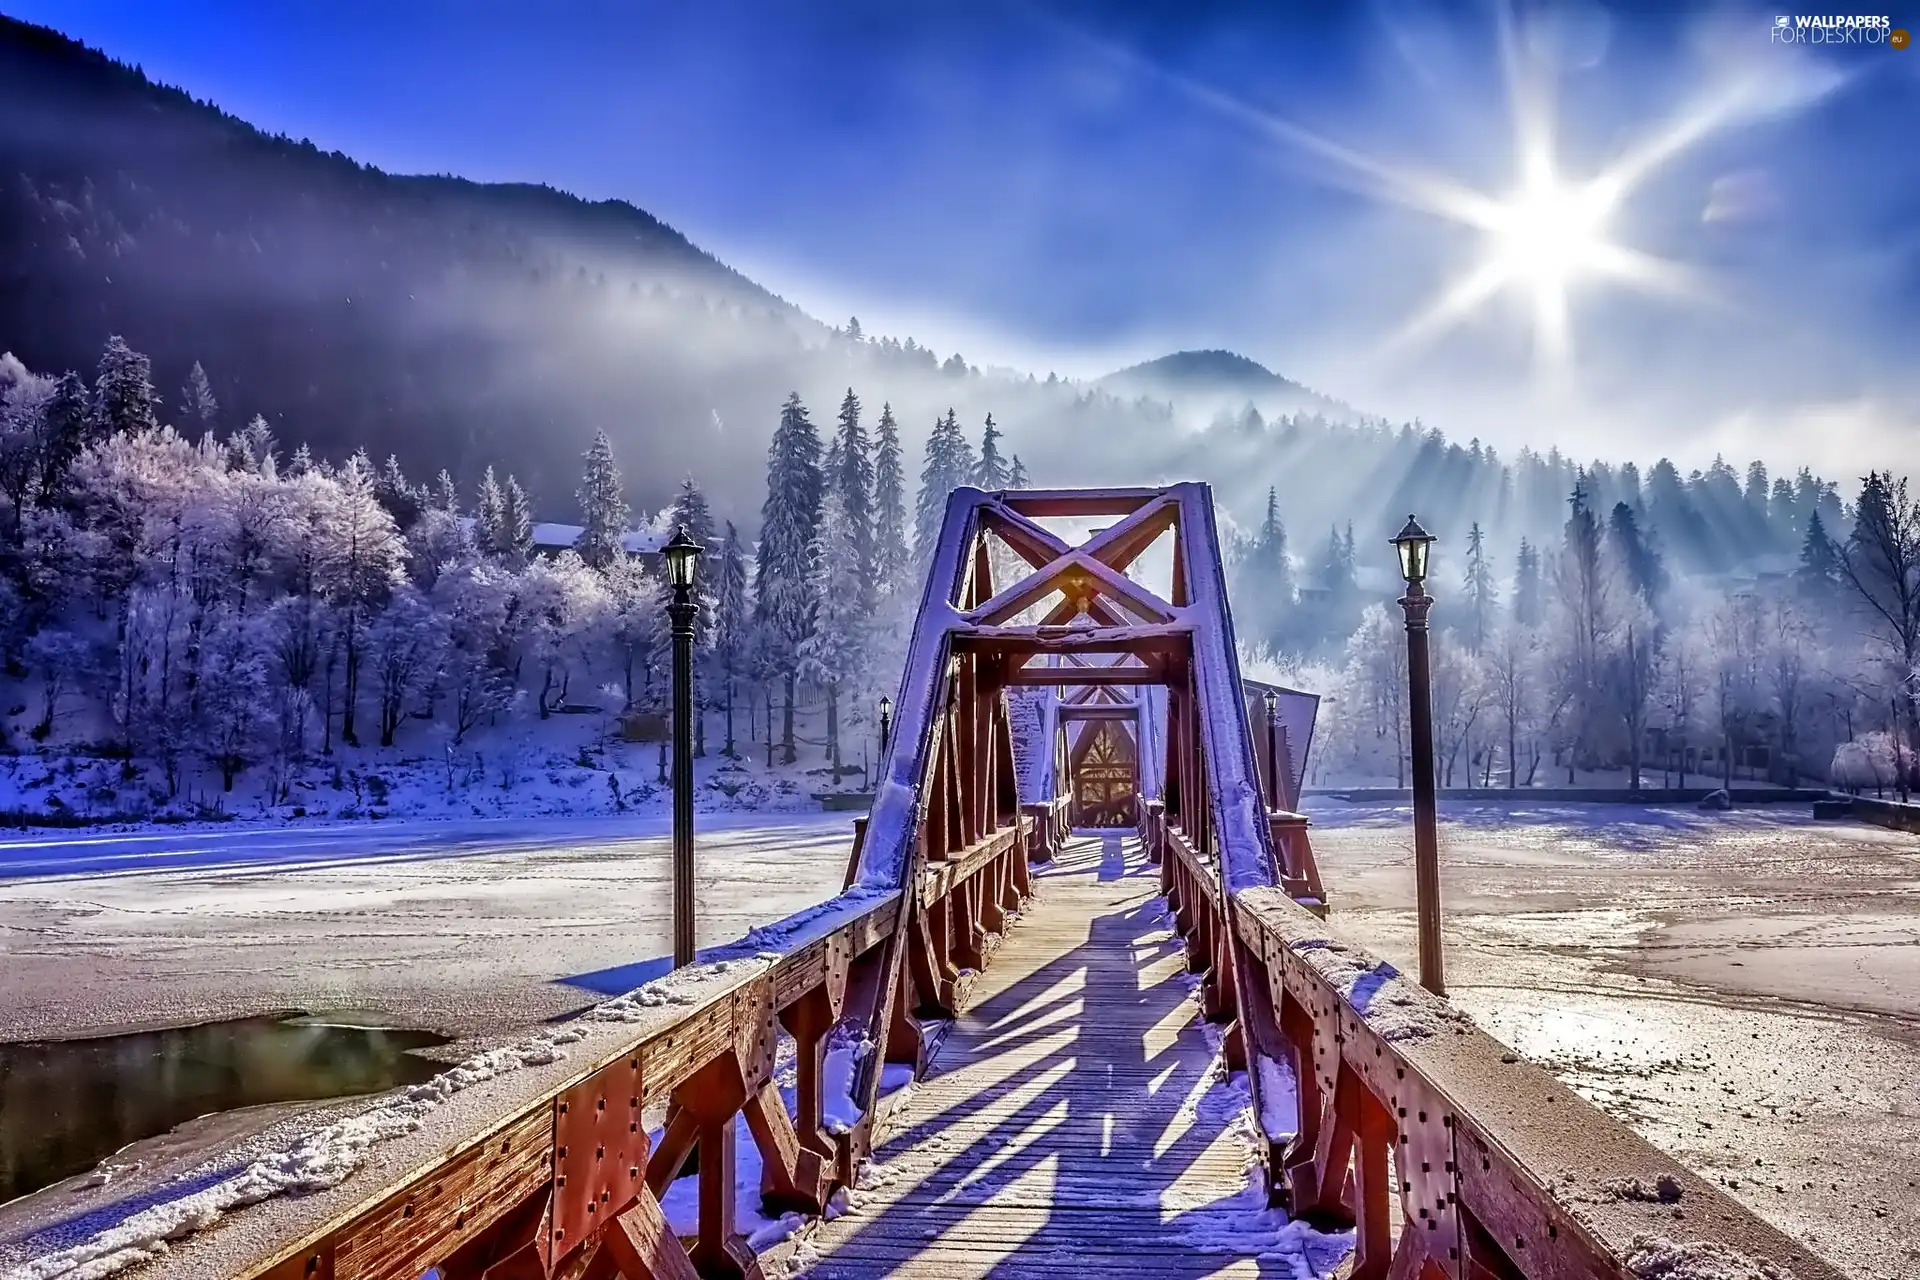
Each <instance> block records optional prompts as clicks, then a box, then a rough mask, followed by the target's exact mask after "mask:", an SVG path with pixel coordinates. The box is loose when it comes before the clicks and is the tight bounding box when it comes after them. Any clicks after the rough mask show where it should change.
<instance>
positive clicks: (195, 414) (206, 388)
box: [178, 360, 220, 433]
mask: <svg viewBox="0 0 1920 1280" xmlns="http://www.w3.org/2000/svg"><path fill="white" fill-rule="evenodd" d="M178 412H179V415H180V430H182V431H191V432H196V433H204V432H209V431H214V430H217V429H218V428H219V425H220V402H219V401H218V400H216V399H214V396H213V383H212V382H211V381H210V380H209V379H208V378H207V371H206V370H205V369H202V368H201V367H200V362H199V361H198V360H195V361H194V362H193V368H192V369H190V370H188V371H187V380H186V382H185V384H184V385H182V386H181V388H180V408H179V411H178Z"/></svg>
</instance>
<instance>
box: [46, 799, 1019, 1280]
mask: <svg viewBox="0 0 1920 1280" xmlns="http://www.w3.org/2000/svg"><path fill="white" fill-rule="evenodd" d="M1031 836H1032V825H1031V824H1030V823H1028V822H1024V821H1015V822H1013V823H1011V824H1009V825H1007V826H1003V827H999V828H997V829H995V830H993V831H990V832H988V833H987V834H985V835H983V836H981V837H980V838H979V839H977V840H975V841H974V842H973V843H972V844H970V845H969V846H967V847H966V848H964V849H961V850H958V851H956V852H955V853H953V854H952V855H951V856H948V857H945V858H940V859H936V860H934V861H933V862H931V863H929V864H926V865H923V866H920V867H916V868H914V869H913V871H912V872H911V874H910V877H909V879H910V881H911V890H910V892H902V891H891V892H874V891H871V890H867V891H862V890H854V891H850V892H847V893H843V894H842V895H840V896H839V897H838V898H836V899H834V900H832V901H830V902H829V903H827V904H825V905H824V906H822V907H817V908H812V909H809V910H807V911H803V912H800V913H797V914H796V915H795V916H793V917H789V919H788V920H786V921H782V922H780V923H778V924H775V925H772V926H769V927H767V928H765V929H761V930H757V931H756V932H755V934H754V935H752V937H751V938H750V939H749V941H748V944H747V945H746V946H743V947H739V948H733V949H723V953H728V954H727V958H723V959H718V960H708V961H704V962H702V963H698V964H695V965H692V966H689V967H687V968H685V969H682V970H680V971H678V972H676V973H674V974H672V975H669V976H668V977H667V978H664V979H662V980H660V981H658V982H656V983H652V984H649V986H647V987H646V988H643V989H642V990H641V991H640V992H638V993H634V994H632V995H629V996H627V997H623V998H621V999H620V1000H616V1001H614V1002H612V1003H611V1004H609V1005H607V1006H602V1007H601V1008H600V1009H597V1010H594V1011H590V1012H589V1013H588V1014H587V1015H585V1016H584V1017H583V1018H582V1019H581V1020H579V1021H578V1022H576V1023H574V1024H569V1027H568V1028H567V1029H566V1030H565V1032H564V1034H563V1035H561V1036H559V1037H556V1038H558V1039H569V1038H570V1040H571V1043H569V1044H568V1046H567V1049H566V1053H567V1054H568V1055H569V1056H568V1057H566V1059H565V1060H564V1061H548V1062H545V1063H543V1064H541V1065H538V1066H529V1067H527V1068H525V1069H523V1070H516V1071H513V1072H511V1073H502V1074H500V1075H498V1076H497V1077H495V1078H492V1079H487V1080H483V1081H480V1082H477V1083H474V1084H471V1085H470V1086H469V1087H467V1088H465V1089H463V1090H462V1091H461V1092H460V1093H459V1094H458V1095H457V1096H456V1097H455V1099H454V1104H449V1105H448V1106H447V1107H446V1108H445V1109H444V1111H443V1112H442V1113H441V1114H438V1115H436V1116H434V1117H432V1118H431V1122H430V1123H429V1124H426V1125H422V1126H421V1127H420V1131H418V1132H414V1133H411V1134H403V1135H399V1136H397V1137H396V1138H395V1139H394V1140H393V1141H391V1142H390V1143H385V1144H382V1145H381V1146H379V1147H375V1148H373V1150H372V1152H371V1153H370V1155H369V1157H368V1159H367V1165H366V1167H365V1168H363V1169H361V1170H360V1171H359V1172H358V1173H355V1174H353V1175H351V1176H349V1177H348V1178H347V1179H346V1180H345V1181H344V1182H341V1183H340V1185H338V1186H335V1187H332V1188H330V1189H327V1190H323V1191H320V1192H318V1193H316V1194H312V1195H307V1196H302V1197H299V1198H297V1199H291V1200H288V1199H282V1200H279V1201H277V1202H276V1203H274V1204H273V1205H270V1206H263V1207H261V1208H258V1209H254V1210H251V1211H250V1214H251V1217H252V1219H253V1220H252V1221H251V1223H250V1225H249V1227H248V1229H247V1230H246V1231H244V1232H243V1231H212V1232H208V1233H207V1234H206V1235H204V1236H202V1237H201V1238H199V1239H197V1240H191V1241H186V1242H184V1244H183V1245H182V1246H180V1247H177V1248H176V1251H175V1252H174V1253H173V1254H172V1255H171V1258H170V1265H172V1264H177V1265H179V1266H181V1267H182V1269H185V1270H190V1271H193V1272H195V1273H198V1274H218V1275H232V1276H241V1277H268V1278H270V1280H345V1278H347V1277H354V1278H359V1280H382V1278H384V1280H415V1278H416V1277H419V1276H421V1275H423V1274H425V1273H426V1272H427V1271H428V1270H429V1269H430V1268H432V1269H436V1270H437V1271H438V1273H439V1275H440V1276H441V1277H443V1280H478V1278H480V1277H485V1278H487V1280H522V1278H533V1277H547V1276H560V1275H567V1276H582V1275H585V1274H588V1272H589V1271H591V1272H592V1273H593V1274H596V1275H615V1274H618V1275H624V1276H628V1277H635V1278H638V1277H651V1276H662V1277H668V1276H671V1277H691V1276H694V1275H696V1274H698V1275H704V1276H727V1275H747V1274H754V1265H755V1264H754V1258H753V1252H752V1250H751V1248H749V1246H748V1244H747V1242H746V1240H745V1238H744V1237H743V1236H742V1235H741V1233H740V1232H739V1231H738V1230H737V1229H736V1224H735V1220H734V1219H735V1203H734V1176H735V1169H734V1156H735V1152H734V1143H735V1141H736V1139H735V1129H736V1119H737V1118H739V1117H744V1119H745V1122H746V1128H747V1130H748V1132H749V1134H750V1135H751V1138H752V1141H753V1142H754V1145H755V1146H756V1148H757V1149H758V1151H759V1155H760V1158H761V1164H762V1167H763V1170H764V1174H763V1181H762V1188H761V1191H762V1199H763V1203H764V1205H765V1207H766V1208H767V1209H769V1210H774V1211H779V1210H789V1209H790V1210H797V1211H800V1212H803V1213H818V1212H820V1211H821V1210H822V1209H823V1208H824V1206H825V1205H826V1203H827V1201H828V1199H829V1198H830V1197H831V1196H832V1194H833V1192H834V1191H835V1189H837V1188H839V1187H842V1186H847V1185H850V1184H851V1182H852V1180H853V1178H854V1177H855V1174H856V1170H857V1166H858V1163H859V1161H860V1160H861V1159H862V1158H864V1157H865V1156H866V1154H867V1152H868V1150H869V1147H870V1144H871V1142H872V1140H873V1127H874V1120H875V1116H876V1114H877V1111H878V1108H879V1102H880V1100H879V1098H878V1096H877V1089H876V1090H874V1091H872V1092H869V1093H868V1094H867V1095H866V1096H865V1098H864V1099H863V1098H861V1097H860V1096H858V1095H859V1094H860V1093H861V1090H860V1089H859V1088H858V1087H857V1086H856V1087H855V1088H854V1089H853V1090H851V1091H850V1092H851V1093H852V1094H853V1095H854V1096H850V1097H847V1098H838V1099H836V1098H832V1097H830V1096H829V1090H830V1088H833V1087H834V1083H835V1081H836V1080H841V1079H844V1076H845V1073H844V1072H841V1073H838V1075H836V1074H835V1073H834V1072H831V1071H829V1070H828V1057H829V1053H830V1051H831V1052H849V1051H850V1052H852V1053H854V1054H855V1056H856V1059H857V1060H858V1061H859V1065H860V1066H861V1067H862V1068H871V1069H870V1070H868V1071H866V1072H865V1073H864V1074H866V1075H868V1076H869V1077H870V1078H873V1079H875V1080H876V1081H877V1078H878V1076H879V1074H880V1073H879V1070H878V1067H879V1065H880V1064H881V1063H882V1062H897V1063H904V1064H906V1065H909V1066H911V1067H912V1068H913V1069H914V1071H915V1073H916V1074H918V1073H919V1071H920V1070H921V1069H923V1068H924V1065H925V1063H924V1060H923V1056H924V1047H923V1046H924V1041H923V1039H922V1036H921V1034H920V1031H921V1028H920V1026H919V1024H918V1022H917V1021H916V1019H915V1016H914V1015H915V1012H916V1010H921V1011H925V1010H926V1009H927V1008H928V1006H929V1005H935V1006H936V1007H937V1006H938V1003H939V1002H940V1001H942V1000H944V1001H946V1002H952V1001H953V1000H955V999H957V998H958V993H956V991H955V986H956V984H957V983H959V982H961V980H962V974H961V970H962V969H964V968H978V967H981V966H983V965H984V964H985V963H986V962H987V959H988V958H989V956H990V954H991V950H992V940H993V938H994V937H995V935H997V934H998V933H1000V932H1001V931H1003V930H1004V929H1005V928H1006V927H1007V921H1008V918H1009V917H1010V916H1011V915H1012V914H1013V913H1015V912H1017V911H1018V909H1019V908H1020V906H1021V905H1022V903H1023V902H1024V901H1025V899H1026V897H1027V894H1028V879H1027V871H1026V868H1027V843H1028V841H1029V839H1030V838H1031ZM903 918H904V920H905V921H906V926H905V927H904V928H902V927H901V921H902V920H903ZM749 947H750V948H751V950H749V949H748V948H749ZM917 992H931V993H933V994H932V999H931V1000H930V999H927V998H925V997H923V996H920V995H918V994H917ZM782 1032H784V1033H785V1034H786V1035H788V1036H790V1037H791V1038H792V1040H793V1042H794V1046H795V1048H794V1056H795V1081H794V1107H793V1110H792V1111H791V1112H789V1110H788V1109H787V1106H786V1104H785V1103H784V1101H783V1099H782V1095H781V1091H780V1088H779V1087H778V1085H777V1084H776V1082H775V1079H774V1072H775V1065H776V1056H777V1055H776V1047H777V1045H778V1042H779V1039H780V1036H781V1033H782ZM841 1045H852V1046H856V1047H854V1048H852V1049H851V1050H848V1049H843V1048H831V1049H830V1046H841ZM559 1056H560V1055H558V1054H556V1055H554V1058H555V1059H558V1058H559ZM456 1104H457V1105H456ZM656 1125H657V1131H656V1132H654V1133H650V1128H653V1127H654V1126H656ZM690 1157H691V1158H692V1161H693V1162H694V1163H697V1177H698V1180H699V1182H698V1186H699V1195H698V1203H699V1212H698V1226H697V1231H696V1232H695V1234H694V1235H693V1236H692V1237H690V1238H689V1239H688V1240H687V1241H686V1242H684V1243H683V1241H682V1240H681V1238H679V1237H678V1236H676V1234H675V1233H674V1231H673V1230H672V1228H671V1227H670V1226H669V1224H668V1222H667V1219H666V1216H665V1213H664V1210H663V1209H662V1207H661V1201H660V1198H661V1196H662V1195H663V1194H664V1193H665V1192H666V1189H667V1187H668V1186H669V1184H671V1183H672V1182H674V1181H675V1180H676V1179H678V1178H679V1177H680V1176H681V1175H682V1173H683V1171H684V1170H686V1169H687V1167H688V1165H689V1163H690ZM255 1198H256V1199H257V1198H259V1197H255ZM178 1234H180V1235H185V1234H187V1232H186V1231H185V1230H184V1229H183V1230H181V1231H180V1232H179V1233H178ZM110 1248H111V1242H108V1243H106V1244H104V1245H102V1246H101V1248H100V1249H98V1250H96V1251H95V1253H94V1255H93V1256H91V1257H86V1256H82V1255H81V1254H78V1253H76V1254H75V1255H74V1257H73V1259H72V1261H73V1262H74V1263H75V1264H76V1265H79V1266H89V1265H91V1266H96V1267H97V1266H98V1264H99V1261H100V1259H101V1258H105V1257H108V1256H110V1255H109V1254H108V1253H107V1252H104V1251H102V1250H106V1249H110ZM131 1260H133V1259H123V1260H122V1261H131ZM114 1269H117V1267H116V1266H114V1265H108V1266H107V1267H106V1268H105V1269H104V1270H101V1271H99V1272H98V1273H99V1274H106V1273H108V1272H110V1271H111V1270H114Z"/></svg>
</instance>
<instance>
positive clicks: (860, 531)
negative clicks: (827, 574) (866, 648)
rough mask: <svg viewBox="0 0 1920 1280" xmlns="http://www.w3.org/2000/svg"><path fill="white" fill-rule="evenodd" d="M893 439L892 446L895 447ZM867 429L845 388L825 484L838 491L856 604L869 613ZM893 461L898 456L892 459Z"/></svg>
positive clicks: (874, 594) (874, 597) (872, 594)
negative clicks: (854, 564)
mask: <svg viewBox="0 0 1920 1280" xmlns="http://www.w3.org/2000/svg"><path fill="white" fill-rule="evenodd" d="M897 443H898V442H897V440H896V447H897ZM872 452H873V450H872V447H871V445H870V444H869V443H868V441H867V431H866V428H865V427H864V426H862V425H861V422H860V398H859V397H858V396H856V395H854V393H853V388H852V387H848V388H847V394H846V397H845V398H844V399H843V400H841V401H840V416H839V419H838V426H837V428H836V430H835V432H834V437H833V447H832V448H831V449H830V450H829V451H828V456H829V458H830V461H829V463H828V465H827V488H828V490H829V491H830V492H834V493H838V494H839V495H840V507H841V510H842V511H843V512H844V513H845V516H846V521H847V529H848V532H849V536H851V537H852V538H853V541H854V547H855V549H856V550H857V551H858V552H859V556H860V582H859V591H860V597H859V598H860V608H861V610H862V611H863V612H864V613H865V614H866V615H867V616H869V617H871V616H872V615H873V610H874V606H875V604H876V602H877V601H878V599H879V584H878V583H877V582H876V581H875V579H876V578H877V577H878V573H877V568H878V562H877V560H876V559H875V552H874V537H875V527H874V498H875V494H874V485H875V474H874V459H873V456H872ZM895 462H896V464H897V462H898V459H897V458H896V459H895Z"/></svg>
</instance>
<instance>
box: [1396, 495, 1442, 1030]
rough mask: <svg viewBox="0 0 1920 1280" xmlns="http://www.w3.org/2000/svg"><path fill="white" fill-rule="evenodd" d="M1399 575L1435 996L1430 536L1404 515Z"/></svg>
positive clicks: (1418, 848)
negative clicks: (1403, 587) (1402, 581)
mask: <svg viewBox="0 0 1920 1280" xmlns="http://www.w3.org/2000/svg"><path fill="white" fill-rule="evenodd" d="M1392 541H1393V546H1394V550H1396V551H1398V552H1399V553H1400V576H1401V577H1402V578H1404V579H1405V580H1406V583H1407V594H1406V595H1404V596H1402V597H1400V607H1401V608H1402V609H1403V610H1405V611H1406V615H1407V713H1408V719H1409V720H1411V722H1412V731H1413V741H1412V747H1413V752H1412V754H1413V877H1414V890H1415V897H1416V900H1417V905H1418V909H1419V917H1420V985H1421V986H1423V987H1425V988H1426V989H1427V990H1429V991H1431V992H1433V994H1435V995H1437V996H1443V995H1445V994H1447V980H1446V975H1445V972H1444V969H1443V965H1442V962H1441V954H1440V834H1439V829H1438V827H1439V824H1438V819H1437V816H1436V814H1435V809H1434V795H1433V679H1432V671H1431V669H1430V667H1429V664H1428V660H1427V610H1429V609H1431V608H1432V607H1433V597H1432V596H1430V595H1428V594H1427V552H1428V550H1429V549H1430V548H1431V547H1432V546H1433V541H1434V539H1433V535H1432V534H1430V533H1428V532H1427V531H1426V530H1425V529H1422V528H1421V527H1420V522H1419V521H1418V520H1415V519H1414V518H1413V517H1412V516H1408V517H1407V523H1406V527H1405V528H1403V529H1401V530H1400V532H1399V533H1397V534H1395V535H1394V537H1393V539H1392Z"/></svg>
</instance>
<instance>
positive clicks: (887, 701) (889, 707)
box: [880, 693, 893, 768]
mask: <svg viewBox="0 0 1920 1280" xmlns="http://www.w3.org/2000/svg"><path fill="white" fill-rule="evenodd" d="M892 736H893V699H892V698H889V697H888V696H887V695H886V694H884V693H883V694H881V695H880V755H881V758H882V759H885V758H886V754H887V740H888V739H889V738H891V737H892ZM882 767H883V768H884V767H885V766H882Z"/></svg>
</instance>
